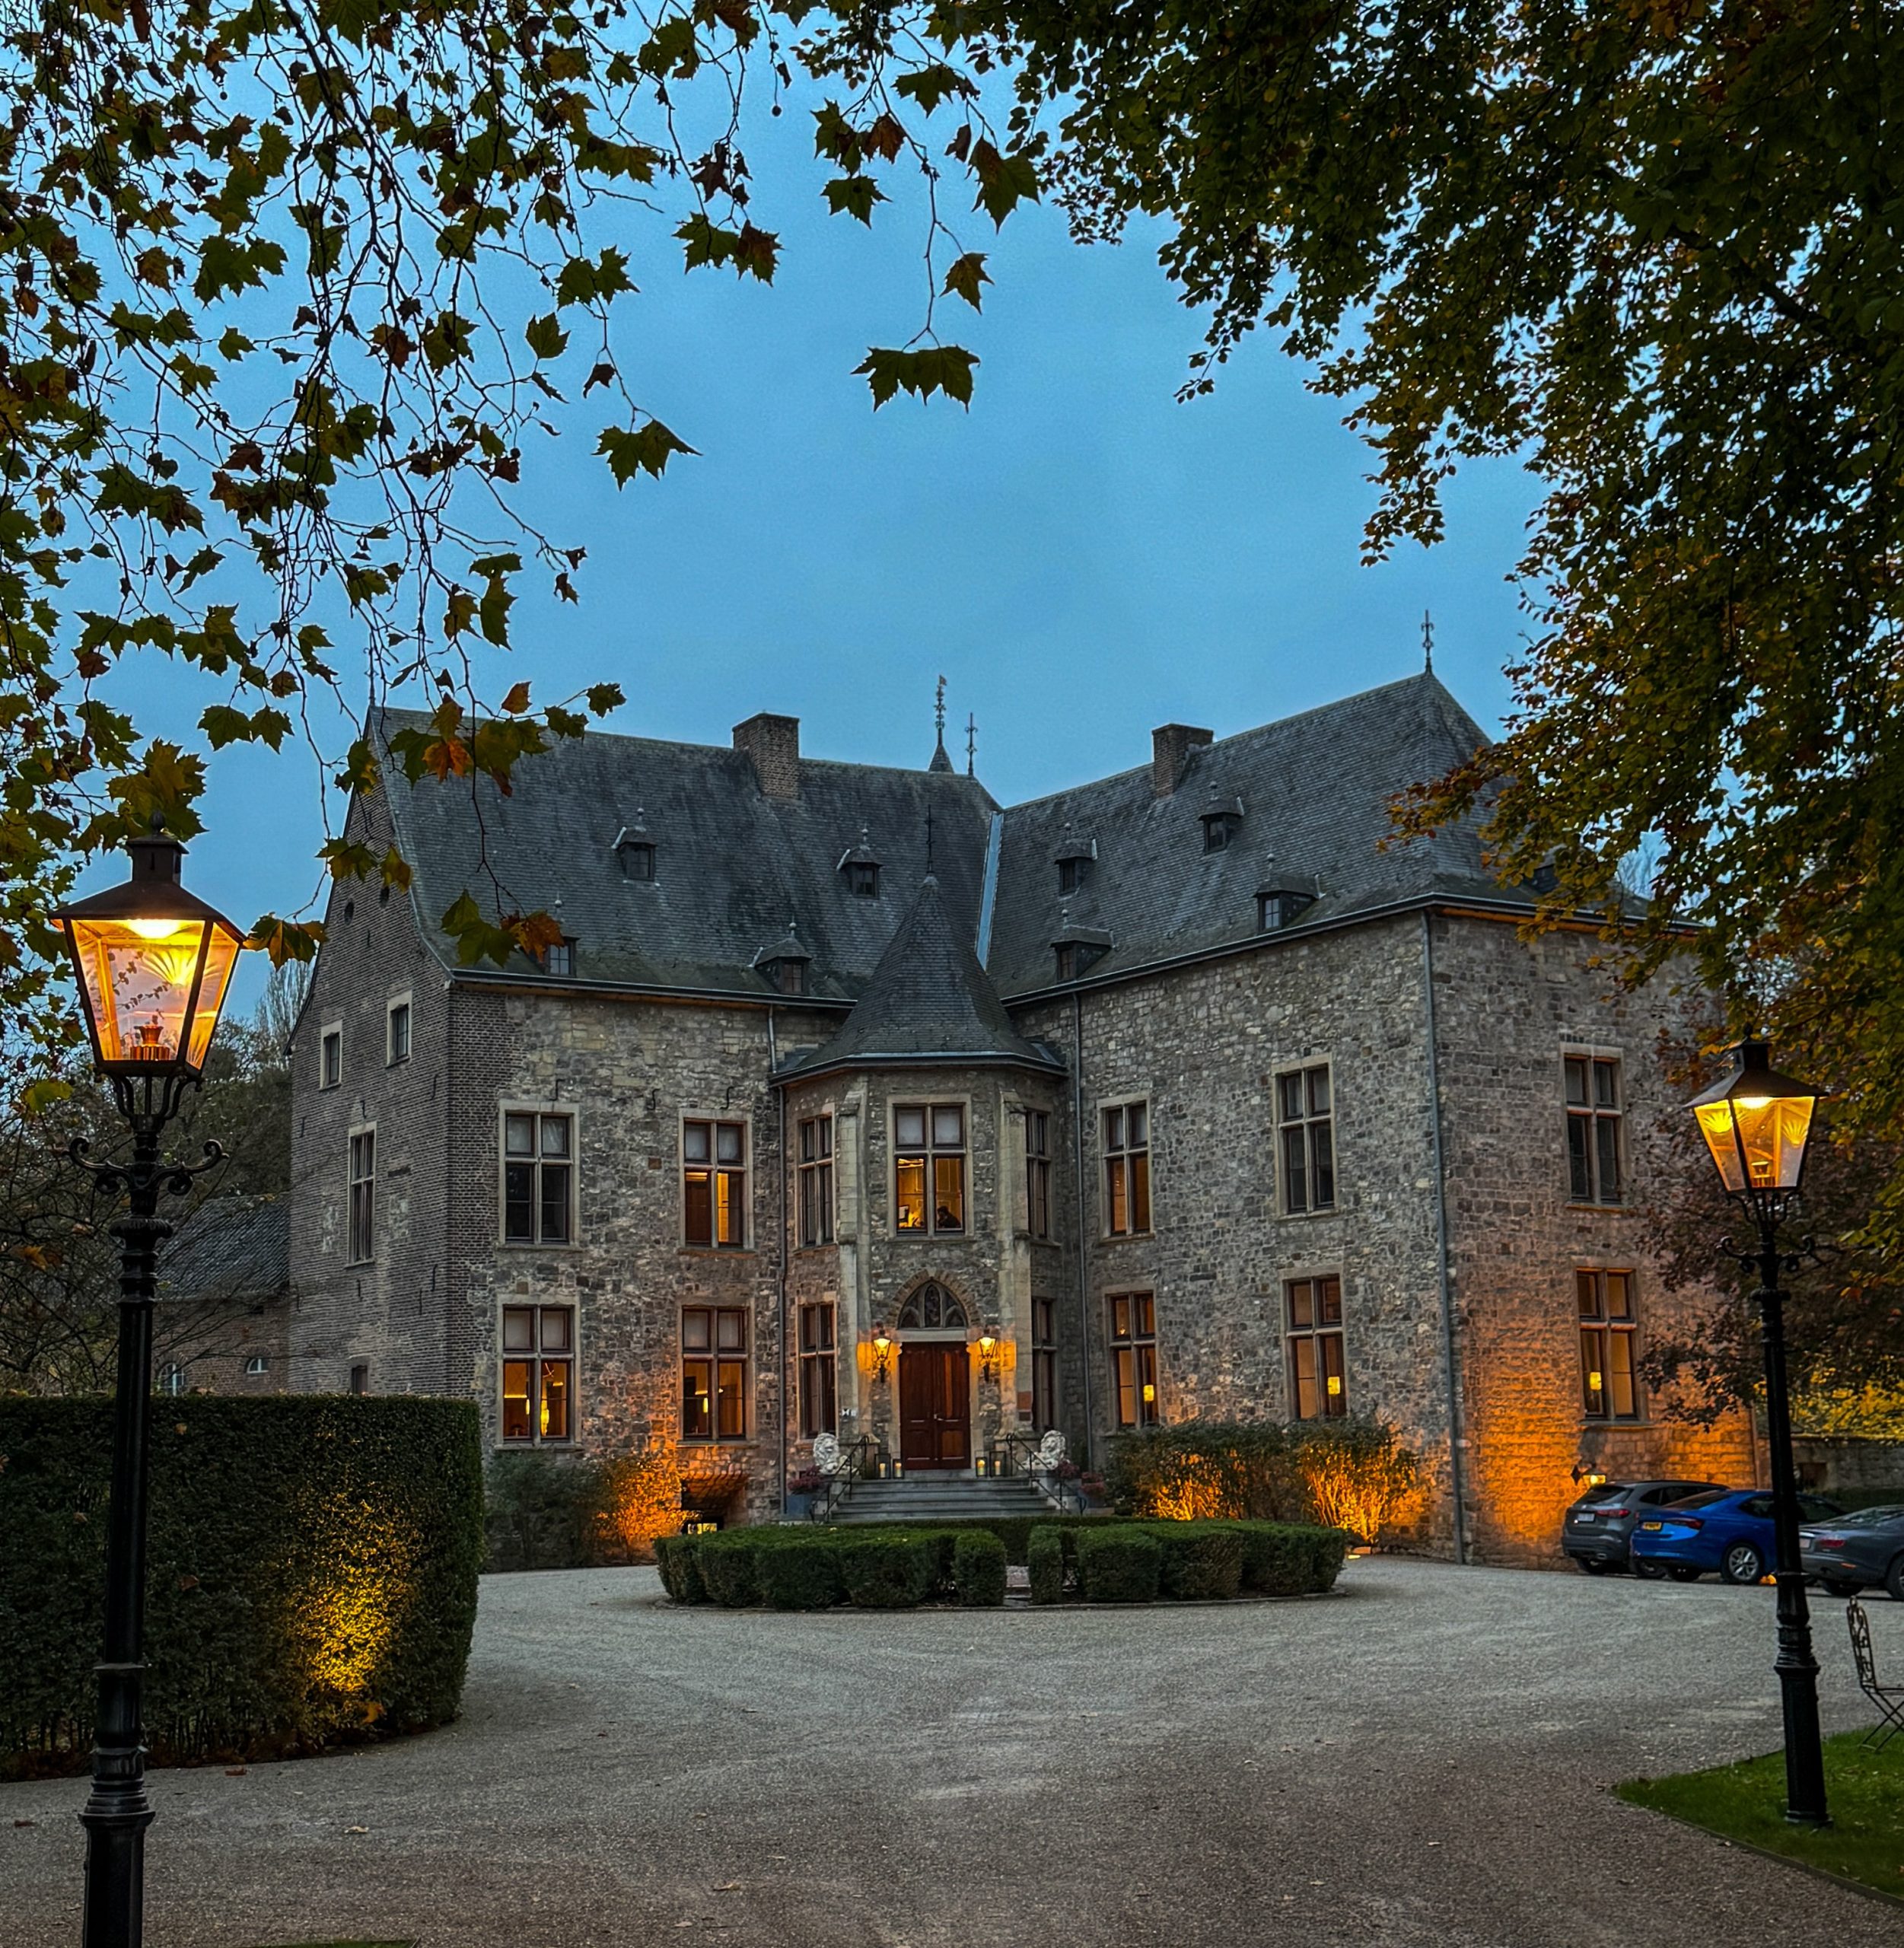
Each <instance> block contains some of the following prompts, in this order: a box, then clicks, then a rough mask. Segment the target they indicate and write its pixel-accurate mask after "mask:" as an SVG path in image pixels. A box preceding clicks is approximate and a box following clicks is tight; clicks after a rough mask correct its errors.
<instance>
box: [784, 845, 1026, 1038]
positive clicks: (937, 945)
mask: <svg viewBox="0 0 1904 1948" xmlns="http://www.w3.org/2000/svg"><path fill="white" fill-rule="evenodd" d="M935 1061H944V1062H957V1063H958V1064H960V1065H968V1064H971V1063H984V1064H992V1063H998V1062H1007V1063H1011V1064H1014V1065H1020V1066H1022V1067H1024V1068H1041V1069H1057V1068H1062V1066H1063V1065H1062V1063H1060V1062H1059V1061H1058V1060H1057V1059H1056V1058H1055V1057H1054V1056H1052V1055H1051V1054H1050V1053H1049V1052H1047V1051H1046V1050H1045V1049H1041V1048H1040V1047H1039V1046H1037V1045H1036V1043H1035V1042H1028V1041H1027V1040H1026V1039H1025V1038H1024V1036H1022V1035H1020V1033H1018V1031H1017V1030H1016V1029H1015V1028H1014V1027H1012V1025H1011V1016H1010V1015H1009V1014H1007V1013H1006V1012H1005V1003H1004V1002H1003V1001H1001V1000H1000V999H999V998H998V989H997V988H995V987H994V986H993V985H992V982H991V979H990V978H989V976H987V974H986V973H985V969H983V968H982V967H981V966H979V956H978V955H977V954H976V953H975V952H974V951H973V946H972V931H971V928H970V927H969V926H968V925H966V924H965V922H964V921H963V918H961V917H958V916H955V915H954V914H953V913H952V912H951V911H950V909H949V908H948V907H947V904H946V902H945V899H944V896H943V895H942V894H941V892H940V890H939V883H938V880H936V879H934V878H928V879H927V880H926V881H925V883H924V884H923V885H922V886H921V887H920V888H919V892H918V894H917V895H916V896H915V898H914V899H913V901H912V906H910V907H909V909H907V912H906V917H905V918H904V919H903V920H902V921H900V922H899V926H898V928H897V929H896V931H895V932H894V933H893V937H892V940H891V941H890V943H889V944H888V945H887V949H886V951H885V953H884V954H882V955H881V956H880V962H879V965H878V966H877V967H876V968H875V969H874V970H873V978H872V979H871V980H870V981H869V982H868V983H867V984H866V988H865V991H864V993H862V994H861V996H860V998H859V1001H858V1004H857V1005H856V1006H855V1008H854V1010H853V1011H852V1014H849V1015H848V1016H847V1017H846V1019H845V1021H844V1022H843V1023H841V1025H840V1028H839V1033H837V1034H836V1035H835V1036H833V1039H831V1040H830V1041H829V1042H826V1044H825V1045H824V1046H822V1047H820V1048H819V1049H815V1050H814V1051H813V1052H812V1053H811V1054H810V1055H804V1056H801V1057H797V1058H794V1061H793V1062H791V1063H790V1064H789V1065H788V1069H787V1071H786V1073H787V1074H788V1075H790V1076H791V1075H811V1074H817V1073H818V1072H819V1071H822V1070H825V1069H833V1068H877V1067H879V1066H880V1065H883V1064H885V1063H889V1062H899V1063H908V1062H935Z"/></svg>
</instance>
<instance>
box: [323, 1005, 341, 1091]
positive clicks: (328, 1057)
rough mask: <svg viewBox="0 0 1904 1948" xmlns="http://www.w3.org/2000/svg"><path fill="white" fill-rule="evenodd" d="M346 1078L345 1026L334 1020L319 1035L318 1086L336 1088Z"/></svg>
mask: <svg viewBox="0 0 1904 1948" xmlns="http://www.w3.org/2000/svg"><path fill="white" fill-rule="evenodd" d="M343 1079H344V1028H343V1024H342V1022H336V1021H333V1023H330V1026H329V1027H326V1028H325V1029H324V1030H323V1031H322V1032H321V1033H320V1034H319V1036H318V1037H317V1087H319V1088H320V1089H335V1088H336V1087H337V1085H338V1084H339V1083H340V1082H342V1081H343Z"/></svg>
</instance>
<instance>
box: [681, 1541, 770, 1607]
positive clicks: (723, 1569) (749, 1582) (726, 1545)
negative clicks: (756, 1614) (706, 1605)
mask: <svg viewBox="0 0 1904 1948" xmlns="http://www.w3.org/2000/svg"><path fill="white" fill-rule="evenodd" d="M762 1533H763V1532H762V1531H760V1530H759V1529H722V1530H721V1532H720V1533H719V1534H718V1535H713V1536H697V1537H696V1549H695V1551H694V1561H695V1566H696V1568H698V1569H699V1571H700V1572H701V1581H702V1585H703V1586H704V1587H705V1589H706V1590H707V1593H708V1598H709V1599H710V1600H711V1601H712V1602H714V1603H718V1604H719V1605H720V1606H721V1608H722V1609H729V1610H743V1609H747V1608H748V1607H749V1606H750V1605H751V1604H754V1603H759V1600H760V1536H761V1534H762Z"/></svg>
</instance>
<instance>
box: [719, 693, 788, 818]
mask: <svg viewBox="0 0 1904 1948" xmlns="http://www.w3.org/2000/svg"><path fill="white" fill-rule="evenodd" d="M734 749H735V750H737V751H745V752H746V753H747V756H749V757H750V758H751V759H753V775H754V776H755V778H756V779H757V780H758V781H759V785H760V788H761V790H762V791H763V792H765V793H766V795H767V796H768V797H769V798H786V799H790V800H791V799H795V798H798V797H799V796H800V719H799V718H797V717H776V716H775V715H774V714H773V713H772V711H766V710H763V711H760V712H759V714H758V715H756V716H753V717H750V718H748V719H747V721H746V723H744V724H736V725H735V726H734Z"/></svg>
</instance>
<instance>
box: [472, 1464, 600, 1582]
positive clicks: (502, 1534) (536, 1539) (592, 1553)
mask: <svg viewBox="0 0 1904 1948" xmlns="http://www.w3.org/2000/svg"><path fill="white" fill-rule="evenodd" d="M482 1500H483V1532H484V1535H485V1537H486V1540H487V1542H488V1545H489V1558H488V1560H487V1561H486V1562H485V1564H483V1567H484V1568H486V1569H490V1570H497V1571H510V1570H520V1569H578V1568H587V1567H589V1566H590V1565H591V1564H594V1563H595V1562H597V1561H599V1560H600V1526H601V1518H602V1514H603V1508H604V1507H605V1504H606V1501H607V1478H606V1473H605V1471H604V1470H603V1469H602V1468H601V1467H600V1466H599V1465H597V1463H594V1462H592V1461H587V1460H584V1459H583V1458H582V1457H581V1456H580V1455H566V1454H563V1455H558V1454H546V1453H524V1454H495V1455H492V1456H490V1457H489V1468H488V1469H487V1471H486V1475H485V1478H484V1482H483V1498H482Z"/></svg>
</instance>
